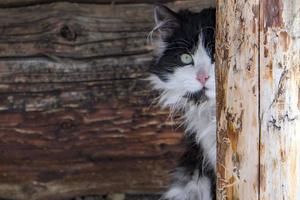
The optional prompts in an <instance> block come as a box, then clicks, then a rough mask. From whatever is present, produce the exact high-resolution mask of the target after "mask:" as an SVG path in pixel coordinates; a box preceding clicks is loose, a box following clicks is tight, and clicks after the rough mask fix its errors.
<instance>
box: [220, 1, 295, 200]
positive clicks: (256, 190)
mask: <svg viewBox="0 0 300 200" xmlns="http://www.w3.org/2000/svg"><path fill="white" fill-rule="evenodd" d="M217 7H218V19H217V23H218V27H217V66H218V70H217V81H218V169H217V170H218V191H217V192H218V194H217V196H218V199H219V200H221V199H230V200H232V199H234V200H236V199H241V200H242V199H260V200H270V199H291V200H298V199H300V190H299V188H300V153H299V152H300V147H299V142H300V132H299V131H300V118H299V117H300V106H299V105H300V103H299V102H300V89H299V88H300V67H299V66H300V56H299V55H300V50H299V49H300V35H299V33H300V28H299V27H300V14H299V11H300V1H299V0H294V1H281V0H278V1H276V0H275V1H273V0H253V1H247V2H238V1H229V2H228V1H222V0H219V1H218V6H217Z"/></svg>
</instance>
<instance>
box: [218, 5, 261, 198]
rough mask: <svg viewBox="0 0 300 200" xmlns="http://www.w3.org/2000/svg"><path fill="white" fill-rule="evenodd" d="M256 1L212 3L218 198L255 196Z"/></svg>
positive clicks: (256, 130) (257, 160)
mask: <svg viewBox="0 0 300 200" xmlns="http://www.w3.org/2000/svg"><path fill="white" fill-rule="evenodd" d="M258 20H259V1H258V0H250V1H247V2H244V1H224V0H219V1H218V2H217V40H216V66H217V101H218V104H217V110H218V111H217V121H218V137H217V142H218V151H217V152H218V157H217V160H218V162H217V186H218V189H217V199H218V200H223V199H230V200H233V199H242V200H245V199H247V200H257V199H258V192H259V170H258V169H259V156H258V155H259V120H258V101H259V99H258V89H259V85H258V53H259V52H258V44H259V43H258Z"/></svg>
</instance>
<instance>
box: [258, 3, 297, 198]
mask: <svg viewBox="0 0 300 200" xmlns="http://www.w3.org/2000/svg"><path fill="white" fill-rule="evenodd" d="M260 52H261V53H260V66H261V69H260V85H261V89H260V99H261V111H260V118H261V147H260V148H261V152H260V160H261V161H260V163H261V165H260V173H261V176H260V182H261V183H260V194H261V195H260V196H261V199H262V200H264V199H266V200H267V199H268V200H269V199H286V200H299V199H300V116H299V113H300V0H289V1H283V0H261V9H260Z"/></svg>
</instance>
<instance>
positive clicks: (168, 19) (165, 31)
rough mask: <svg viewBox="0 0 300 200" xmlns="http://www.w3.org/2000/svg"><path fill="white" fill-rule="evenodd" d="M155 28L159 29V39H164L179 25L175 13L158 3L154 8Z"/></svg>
mask: <svg viewBox="0 0 300 200" xmlns="http://www.w3.org/2000/svg"><path fill="white" fill-rule="evenodd" d="M154 19H155V24H156V26H155V28H154V29H155V30H159V33H160V37H161V39H163V40H164V39H166V38H167V37H168V36H169V35H170V34H172V33H173V31H174V30H175V29H176V28H178V27H179V19H178V17H177V14H176V13H175V12H174V11H172V10H171V9H169V8H168V7H166V6H163V5H159V6H157V7H156V8H155V10H154Z"/></svg>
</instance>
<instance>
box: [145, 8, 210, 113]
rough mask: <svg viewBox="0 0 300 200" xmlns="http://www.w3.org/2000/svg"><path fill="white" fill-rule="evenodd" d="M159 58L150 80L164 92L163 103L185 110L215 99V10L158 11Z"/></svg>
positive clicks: (165, 9) (162, 95) (156, 18)
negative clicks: (192, 105)
mask: <svg viewBox="0 0 300 200" xmlns="http://www.w3.org/2000/svg"><path fill="white" fill-rule="evenodd" d="M154 16H155V22H156V26H155V27H154V29H153V30H154V31H158V33H159V41H158V43H157V44H159V46H158V47H157V48H159V51H157V52H158V55H157V57H156V59H155V62H154V64H153V65H152V67H151V69H150V72H151V73H152V75H151V77H150V81H151V83H152V84H153V87H154V89H156V90H159V91H161V96H160V103H161V104H162V105H164V106H170V107H178V108H182V107H184V105H186V104H187V103H188V104H190V103H192V104H197V105H198V104H202V103H203V102H207V101H210V100H212V101H214V99H215V64H214V52H215V49H214V48H215V9H213V8H209V9H204V10H202V11H201V12H200V13H193V12H190V11H188V10H181V11H179V12H177V13H176V12H174V11H172V10H170V9H169V8H167V7H165V6H158V7H156V9H155V14H154Z"/></svg>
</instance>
